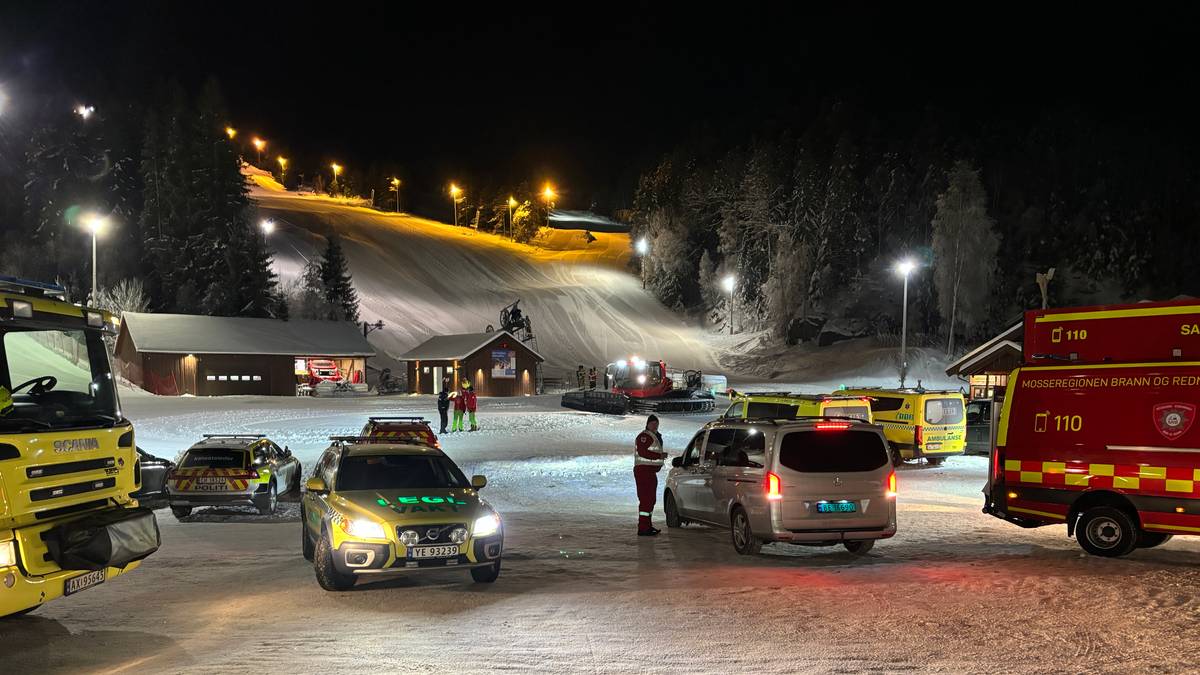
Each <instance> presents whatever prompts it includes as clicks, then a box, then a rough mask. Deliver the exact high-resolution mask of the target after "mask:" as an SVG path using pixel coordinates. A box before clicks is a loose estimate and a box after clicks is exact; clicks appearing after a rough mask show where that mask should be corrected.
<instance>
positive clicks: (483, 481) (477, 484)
mask: <svg viewBox="0 0 1200 675" xmlns="http://www.w3.org/2000/svg"><path fill="white" fill-rule="evenodd" d="M485 485H487V476H479V475H475V476H471V487H473V488H475V489H476V490H482V489H483V487H484V486H485Z"/></svg>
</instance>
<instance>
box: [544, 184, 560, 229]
mask: <svg viewBox="0 0 1200 675" xmlns="http://www.w3.org/2000/svg"><path fill="white" fill-rule="evenodd" d="M557 198H558V195H557V194H556V193H555V192H554V187H553V186H551V185H550V184H549V183H546V189H544V190H542V199H545V200H546V227H550V210H551V209H553V208H554V200H555V199H557Z"/></svg>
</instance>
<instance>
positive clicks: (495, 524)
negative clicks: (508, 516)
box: [471, 513, 500, 537]
mask: <svg viewBox="0 0 1200 675" xmlns="http://www.w3.org/2000/svg"><path fill="white" fill-rule="evenodd" d="M499 529H500V516H497V515H496V514H494V513H489V514H487V515H486V516H480V517H479V518H476V519H475V525H474V526H473V527H471V530H472V531H474V532H475V536H476V537H487V536H489V535H493V534H495V533H496V530H499Z"/></svg>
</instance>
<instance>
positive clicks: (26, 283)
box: [0, 274, 67, 302]
mask: <svg viewBox="0 0 1200 675" xmlns="http://www.w3.org/2000/svg"><path fill="white" fill-rule="evenodd" d="M0 290H6V291H12V292H16V293H22V294H24V295H33V296H37V297H45V298H54V299H57V300H62V301H64V302H65V301H66V299H67V289H65V288H63V287H62V286H59V285H58V284H48V283H46V282H44V281H33V280H30V279H18V278H17V277H10V276H6V275H3V274H0Z"/></svg>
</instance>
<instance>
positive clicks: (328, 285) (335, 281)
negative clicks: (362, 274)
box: [321, 235, 358, 322]
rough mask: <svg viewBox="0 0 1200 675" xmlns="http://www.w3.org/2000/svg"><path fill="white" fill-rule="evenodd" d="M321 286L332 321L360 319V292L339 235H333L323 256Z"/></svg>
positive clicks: (327, 316) (328, 315)
mask: <svg viewBox="0 0 1200 675" xmlns="http://www.w3.org/2000/svg"><path fill="white" fill-rule="evenodd" d="M321 288H322V289H323V290H324V291H325V301H326V303H327V309H328V312H329V313H328V314H327V315H326V318H328V319H329V320H330V321H354V322H357V321H358V293H357V292H356V291H355V290H354V282H353V280H352V279H351V278H350V265H349V262H347V260H346V255H345V253H344V252H343V251H342V244H341V242H339V241H338V238H337V236H334V235H331V236H330V237H329V241H328V244H327V245H326V247H325V253H324V254H322V256H321Z"/></svg>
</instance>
